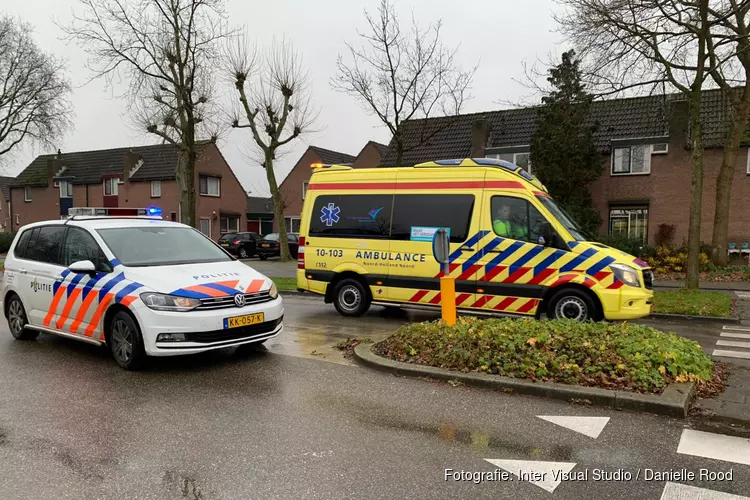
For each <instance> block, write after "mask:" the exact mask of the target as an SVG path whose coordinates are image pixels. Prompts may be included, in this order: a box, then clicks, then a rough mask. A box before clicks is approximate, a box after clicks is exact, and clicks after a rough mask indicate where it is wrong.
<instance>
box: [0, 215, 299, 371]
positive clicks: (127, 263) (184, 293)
mask: <svg viewBox="0 0 750 500" xmlns="http://www.w3.org/2000/svg"><path fill="white" fill-rule="evenodd" d="M75 210H76V209H71V211H75ZM97 210H98V211H97V212H96V213H101V212H104V213H106V211H107V209H97ZM133 210H135V209H133ZM120 211H122V209H120ZM89 213H90V212H89ZM138 213H144V211H143V209H138ZM152 213H153V212H152ZM0 300H2V307H3V312H4V313H5V317H6V318H7V320H8V326H9V328H10V332H11V334H12V335H13V337H15V338H16V339H19V340H30V339H34V338H36V337H37V336H38V335H39V333H40V332H44V333H52V334H57V335H61V336H64V337H68V338H73V339H77V340H81V341H84V342H89V343H92V344H97V345H106V346H108V347H109V349H110V351H111V352H112V356H113V357H114V359H115V361H116V362H117V363H118V364H119V365H120V366H121V367H122V368H125V369H127V370H132V369H136V368H137V367H139V366H140V365H141V364H142V362H143V361H144V358H145V357H146V356H173V355H180V354H194V353H199V352H203V351H208V350H211V349H219V348H224V347H231V346H242V345H246V344H260V343H263V342H265V341H266V340H268V339H270V338H272V337H275V336H277V335H279V333H281V331H282V328H283V326H282V320H283V316H284V306H283V302H282V299H281V297H280V296H279V294H278V291H277V290H276V286H275V285H274V283H273V282H272V281H271V280H270V279H268V278H266V277H265V276H263V275H262V274H260V273H258V272H257V271H255V270H253V269H252V268H250V267H248V266H246V265H245V264H243V263H242V262H239V261H238V260H236V259H235V258H234V257H233V256H231V255H229V254H228V253H227V252H225V251H224V250H223V249H222V248H221V247H220V246H218V245H217V244H216V243H214V242H213V241H212V240H211V239H209V238H208V237H206V236H204V235H203V234H202V233H200V232H199V231H197V230H196V229H194V228H192V227H189V226H186V225H184V224H179V223H176V222H170V221H164V220H161V218H160V217H148V216H146V217H128V216H106V215H105V216H90V215H76V216H72V217H69V218H68V219H67V220H64V221H48V222H38V223H34V224H28V225H26V226H24V227H23V228H22V229H21V230H20V231H19V232H18V234H17V235H16V237H15V239H14V240H13V243H12V244H11V247H10V249H9V250H8V255H7V257H6V260H5V264H4V268H3V277H2V283H1V284H0Z"/></svg>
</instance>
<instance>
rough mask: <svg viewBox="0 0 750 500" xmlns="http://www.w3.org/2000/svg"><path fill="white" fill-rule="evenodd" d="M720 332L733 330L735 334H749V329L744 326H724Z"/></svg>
mask: <svg viewBox="0 0 750 500" xmlns="http://www.w3.org/2000/svg"><path fill="white" fill-rule="evenodd" d="M722 330H734V331H736V332H750V328H748V327H746V326H734V325H724V326H723V327H722Z"/></svg>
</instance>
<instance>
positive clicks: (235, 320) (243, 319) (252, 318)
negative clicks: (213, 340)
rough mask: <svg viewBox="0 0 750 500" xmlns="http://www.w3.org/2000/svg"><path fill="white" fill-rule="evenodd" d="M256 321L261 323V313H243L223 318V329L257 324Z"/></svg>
mask: <svg viewBox="0 0 750 500" xmlns="http://www.w3.org/2000/svg"><path fill="white" fill-rule="evenodd" d="M258 323H263V313H255V314H245V315H244V316H234V317H231V318H224V329H225V330H226V329H228V328H239V327H241V326H250V325H257V324H258Z"/></svg>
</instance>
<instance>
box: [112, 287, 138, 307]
mask: <svg viewBox="0 0 750 500" xmlns="http://www.w3.org/2000/svg"><path fill="white" fill-rule="evenodd" d="M142 286H143V285H141V284H140V283H135V282H133V283H130V284H129V285H128V286H126V287H124V288H123V289H122V290H120V291H119V292H117V295H115V304H120V303H122V300H123V299H124V298H125V297H126V296H128V295H130V294H131V293H133V292H135V291H136V290H138V289H139V288H141V287H142Z"/></svg>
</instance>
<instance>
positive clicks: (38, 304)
mask: <svg viewBox="0 0 750 500" xmlns="http://www.w3.org/2000/svg"><path fill="white" fill-rule="evenodd" d="M35 232H36V233H37V234H36V235H32V240H33V241H30V242H29V243H30V244H31V245H30V246H29V247H28V248H27V250H26V252H25V254H24V255H25V258H26V260H27V261H28V262H27V264H28V278H29V280H30V281H29V290H28V291H29V294H28V297H29V301H28V304H24V305H25V306H26V309H27V313H28V315H29V322H30V323H32V324H34V325H40V326H44V327H47V328H52V329H55V325H54V322H53V317H54V315H55V311H56V309H57V305H58V304H59V303H60V302H61V301H62V300H63V293H62V292H61V291H60V286H59V283H60V281H61V280H62V273H63V271H64V270H65V267H63V265H62V260H61V255H60V250H61V245H62V240H63V234H64V233H65V226H63V225H50V226H42V227H40V228H38V232H37V230H36V229H35ZM34 236H36V238H34Z"/></svg>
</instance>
